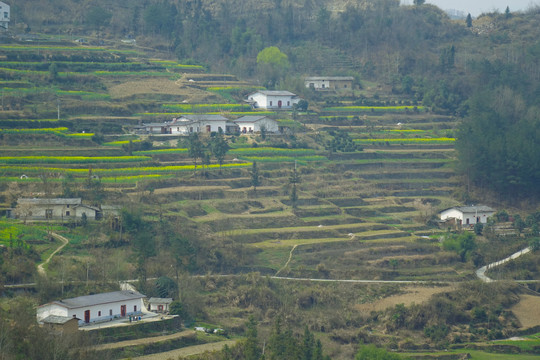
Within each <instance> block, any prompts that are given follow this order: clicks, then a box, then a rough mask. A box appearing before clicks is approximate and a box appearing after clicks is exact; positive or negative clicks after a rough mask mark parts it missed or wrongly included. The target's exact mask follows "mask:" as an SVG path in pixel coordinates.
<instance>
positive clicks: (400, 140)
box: [354, 137, 456, 144]
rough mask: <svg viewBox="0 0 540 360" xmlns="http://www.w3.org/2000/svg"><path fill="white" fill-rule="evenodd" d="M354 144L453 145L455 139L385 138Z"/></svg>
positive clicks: (358, 140)
mask: <svg viewBox="0 0 540 360" xmlns="http://www.w3.org/2000/svg"><path fill="white" fill-rule="evenodd" d="M354 141H355V142H358V143H361V144H366V143H374V142H388V143H419V144H422V143H444V144H447V143H453V142H455V141H456V139H455V138H447V137H440V138H394V139H390V138H386V139H373V138H372V139H354Z"/></svg>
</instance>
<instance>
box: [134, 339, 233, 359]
mask: <svg viewBox="0 0 540 360" xmlns="http://www.w3.org/2000/svg"><path fill="white" fill-rule="evenodd" d="M237 341H238V340H226V341H219V342H215V343H209V344H202V345H194V346H186V347H184V348H182V349H177V350H172V351H167V352H163V353H159V354H153V355H145V356H139V357H135V358H130V359H133V360H168V359H177V358H178V357H179V356H191V355H197V354H202V353H204V352H206V351H219V350H221V349H223V347H224V346H225V345H227V346H233V345H234V344H236V342H237Z"/></svg>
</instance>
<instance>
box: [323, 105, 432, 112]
mask: <svg viewBox="0 0 540 360" xmlns="http://www.w3.org/2000/svg"><path fill="white" fill-rule="evenodd" d="M424 110H425V107H423V106H332V107H327V108H324V111H337V112H339V111H344V112H353V111H358V112H366V111H374V112H403V111H424Z"/></svg>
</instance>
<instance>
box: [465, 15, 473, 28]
mask: <svg viewBox="0 0 540 360" xmlns="http://www.w3.org/2000/svg"><path fill="white" fill-rule="evenodd" d="M465 24H467V27H468V28H470V27H472V16H471V14H470V13H469V14H467V18H466V19H465Z"/></svg>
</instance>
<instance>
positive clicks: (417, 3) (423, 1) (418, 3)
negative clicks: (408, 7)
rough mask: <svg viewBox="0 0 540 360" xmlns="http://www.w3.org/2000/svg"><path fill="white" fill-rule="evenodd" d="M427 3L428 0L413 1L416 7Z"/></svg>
mask: <svg viewBox="0 0 540 360" xmlns="http://www.w3.org/2000/svg"><path fill="white" fill-rule="evenodd" d="M425 2H426V0H414V1H413V3H414V5H416V6H420V5H424V3H425Z"/></svg>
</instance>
